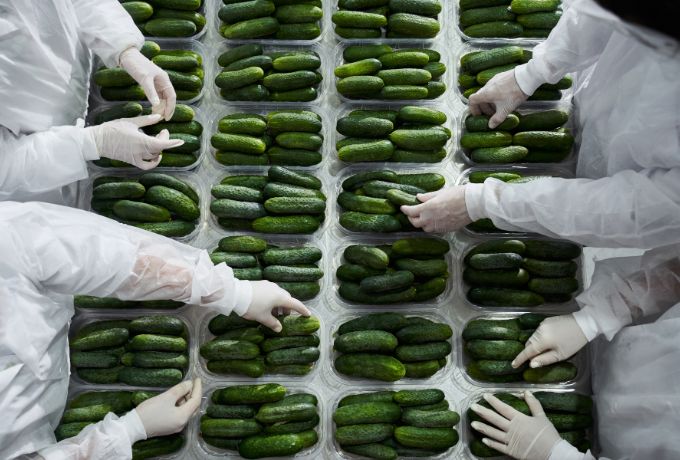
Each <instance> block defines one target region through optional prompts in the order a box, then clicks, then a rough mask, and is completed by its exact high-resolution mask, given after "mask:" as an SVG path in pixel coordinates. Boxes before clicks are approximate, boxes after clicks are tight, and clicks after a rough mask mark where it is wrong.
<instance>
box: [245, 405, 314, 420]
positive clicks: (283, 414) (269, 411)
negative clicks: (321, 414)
mask: <svg viewBox="0 0 680 460" xmlns="http://www.w3.org/2000/svg"><path fill="white" fill-rule="evenodd" d="M315 415H317V413H316V406H315V405H314V404H310V403H307V402H298V403H286V401H285V400H284V401H279V402H275V403H267V404H263V405H261V406H260V409H259V410H258V411H257V414H256V415H255V419H256V420H257V421H258V422H260V423H262V424H263V425H271V424H274V423H285V422H300V421H307V420H310V419H312V418H314V416H315Z"/></svg>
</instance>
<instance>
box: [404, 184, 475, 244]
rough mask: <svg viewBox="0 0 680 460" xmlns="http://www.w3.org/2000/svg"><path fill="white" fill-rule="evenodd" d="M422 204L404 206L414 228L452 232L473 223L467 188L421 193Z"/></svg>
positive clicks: (451, 188) (459, 187) (418, 196)
mask: <svg viewBox="0 0 680 460" xmlns="http://www.w3.org/2000/svg"><path fill="white" fill-rule="evenodd" d="M417 198H418V199H419V200H420V201H422V204H418V205H415V206H402V207H401V212H403V213H404V214H406V216H408V220H409V221H410V222H411V224H413V226H414V227H417V228H422V229H423V230H425V231H426V232H437V233H442V232H452V231H455V230H458V229H459V228H461V227H464V226H466V225H467V224H469V223H471V222H472V219H470V216H469V215H468V211H467V207H466V206H465V186H462V185H457V186H454V187H449V188H445V189H442V190H437V191H434V192H430V193H419V194H418V195H417Z"/></svg>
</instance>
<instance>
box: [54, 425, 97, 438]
mask: <svg viewBox="0 0 680 460" xmlns="http://www.w3.org/2000/svg"><path fill="white" fill-rule="evenodd" d="M92 423H93V422H73V423H61V424H59V426H58V427H57V429H56V430H55V431H54V436H55V437H56V438H57V441H61V440H62V439H66V438H72V437H74V436H77V435H78V433H80V432H81V431H82V430H83V429H84V428H85V427H86V426H88V425H91V424H92Z"/></svg>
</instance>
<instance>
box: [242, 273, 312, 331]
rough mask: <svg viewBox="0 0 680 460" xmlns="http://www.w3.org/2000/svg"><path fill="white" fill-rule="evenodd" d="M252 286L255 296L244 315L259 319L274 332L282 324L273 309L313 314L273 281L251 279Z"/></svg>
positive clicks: (306, 314)
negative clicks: (279, 308)
mask: <svg viewBox="0 0 680 460" xmlns="http://www.w3.org/2000/svg"><path fill="white" fill-rule="evenodd" d="M251 286H252V287H253V298H252V300H251V301H250V305H249V306H248V311H247V312H246V314H245V315H243V317H244V318H245V319H250V320H254V321H257V322H259V323H262V324H264V325H265V326H267V327H268V328H269V329H271V330H273V331H274V332H280V331H281V328H282V326H281V323H280V322H279V320H278V319H276V318H275V317H274V315H273V314H272V310H273V309H275V308H278V307H281V308H283V309H284V310H287V311H296V312H298V313H300V314H301V315H303V316H309V315H310V314H311V313H310V312H309V310H308V309H307V307H305V306H304V305H303V304H302V302H300V301H299V300H297V299H296V298H294V297H293V296H291V295H290V294H289V293H288V291H286V290H284V289H282V288H280V287H279V286H278V285H276V284H275V283H272V282H271V281H251Z"/></svg>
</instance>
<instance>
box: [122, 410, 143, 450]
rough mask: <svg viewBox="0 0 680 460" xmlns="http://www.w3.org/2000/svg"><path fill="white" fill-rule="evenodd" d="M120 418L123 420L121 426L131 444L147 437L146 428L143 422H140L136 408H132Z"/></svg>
mask: <svg viewBox="0 0 680 460" xmlns="http://www.w3.org/2000/svg"><path fill="white" fill-rule="evenodd" d="M120 420H121V421H122V422H123V428H125V432H126V433H127V436H128V439H129V440H130V444H131V445H132V444H134V443H136V442H137V441H141V440H144V439H146V438H147V437H148V434H147V432H146V429H145V428H144V423H142V419H141V418H140V417H139V413H138V412H137V409H132V410H131V411H130V412H128V413H127V414H125V415H124V416H122V417H121V418H120Z"/></svg>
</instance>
